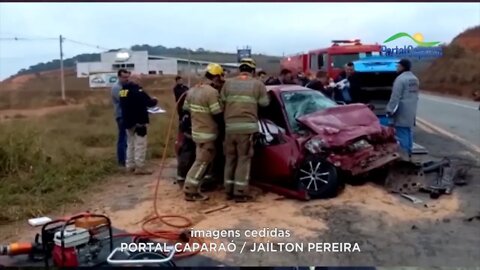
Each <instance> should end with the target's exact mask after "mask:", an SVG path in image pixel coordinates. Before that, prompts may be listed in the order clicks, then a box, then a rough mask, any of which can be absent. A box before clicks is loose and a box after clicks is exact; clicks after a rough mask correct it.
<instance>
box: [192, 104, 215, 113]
mask: <svg viewBox="0 0 480 270" xmlns="http://www.w3.org/2000/svg"><path fill="white" fill-rule="evenodd" d="M189 107H190V111H192V112H196V113H210V109H209V108H208V107H204V106H201V105H196V104H189Z"/></svg>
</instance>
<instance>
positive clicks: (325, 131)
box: [297, 104, 382, 147]
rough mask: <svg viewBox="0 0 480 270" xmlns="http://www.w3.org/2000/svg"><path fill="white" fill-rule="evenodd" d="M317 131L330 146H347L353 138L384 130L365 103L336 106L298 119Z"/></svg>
mask: <svg viewBox="0 0 480 270" xmlns="http://www.w3.org/2000/svg"><path fill="white" fill-rule="evenodd" d="M297 121H299V122H300V123H302V124H303V125H305V126H307V127H308V128H310V129H311V130H312V131H313V132H315V133H317V134H318V135H319V137H320V138H321V139H322V140H323V141H324V142H326V143H327V144H328V145H329V146H330V147H338V146H346V145H347V144H348V143H350V142H352V141H353V140H355V139H357V138H359V137H362V136H368V135H372V134H376V133H381V132H382V127H381V125H380V122H379V120H378V118H377V116H376V115H375V114H374V113H373V112H372V111H371V110H370V108H368V107H367V106H366V105H364V104H350V105H344V106H335V107H332V108H328V109H326V110H323V111H318V112H314V113H311V114H307V115H304V116H302V117H299V118H298V119H297Z"/></svg>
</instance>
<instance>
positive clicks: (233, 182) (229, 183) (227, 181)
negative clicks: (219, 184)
mask: <svg viewBox="0 0 480 270" xmlns="http://www.w3.org/2000/svg"><path fill="white" fill-rule="evenodd" d="M225 184H228V185H233V184H235V181H233V180H225Z"/></svg>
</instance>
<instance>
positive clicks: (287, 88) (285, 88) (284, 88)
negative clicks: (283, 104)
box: [267, 84, 312, 92]
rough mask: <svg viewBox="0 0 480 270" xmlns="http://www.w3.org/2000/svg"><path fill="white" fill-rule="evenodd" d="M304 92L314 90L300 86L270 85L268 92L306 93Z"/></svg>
mask: <svg viewBox="0 0 480 270" xmlns="http://www.w3.org/2000/svg"><path fill="white" fill-rule="evenodd" d="M304 90H312V89H310V88H307V87H304V86H301V85H298V84H280V85H268V86H267V91H268V92H270V91H273V92H285V91H304Z"/></svg>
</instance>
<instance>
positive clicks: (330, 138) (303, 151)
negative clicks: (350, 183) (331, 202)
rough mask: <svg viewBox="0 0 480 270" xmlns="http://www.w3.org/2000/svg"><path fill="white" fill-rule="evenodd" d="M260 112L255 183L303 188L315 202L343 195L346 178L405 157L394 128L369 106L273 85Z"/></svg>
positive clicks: (254, 171) (310, 91)
mask: <svg viewBox="0 0 480 270" xmlns="http://www.w3.org/2000/svg"><path fill="white" fill-rule="evenodd" d="M267 89H268V93H269V96H270V105H269V106H268V107H267V108H264V109H261V111H260V118H261V120H260V124H261V125H260V129H261V133H263V134H264V135H265V136H264V139H263V140H262V143H260V144H257V145H256V150H255V156H254V158H253V162H252V183H255V182H263V183H268V184H270V185H274V186H286V187H290V188H293V189H296V190H300V191H302V192H304V193H305V194H307V195H308V197H310V198H328V197H334V196H336V195H337V193H338V191H339V190H340V189H341V187H342V186H343V183H344V180H346V179H345V178H346V177H349V178H353V176H359V175H363V174H365V173H368V172H370V171H373V170H375V169H379V168H382V167H384V166H385V165H387V164H389V163H391V162H392V161H394V160H396V159H398V158H399V154H398V152H397V149H398V146H397V142H396V140H395V134H394V130H393V129H391V128H387V127H383V126H381V125H380V123H379V120H378V118H377V117H376V115H375V114H374V113H373V112H372V111H371V109H370V108H369V107H367V106H366V105H364V104H350V105H337V104H336V103H335V102H333V101H332V100H331V99H329V98H327V97H325V96H324V95H323V94H321V93H320V92H318V91H315V90H311V89H309V88H305V87H302V86H297V85H280V86H268V87H267Z"/></svg>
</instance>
